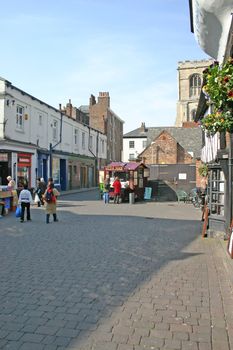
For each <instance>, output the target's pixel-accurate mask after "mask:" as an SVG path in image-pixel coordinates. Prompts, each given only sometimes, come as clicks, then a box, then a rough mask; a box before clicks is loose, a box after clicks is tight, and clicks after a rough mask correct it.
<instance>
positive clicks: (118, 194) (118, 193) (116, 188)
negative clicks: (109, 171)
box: [112, 176, 121, 204]
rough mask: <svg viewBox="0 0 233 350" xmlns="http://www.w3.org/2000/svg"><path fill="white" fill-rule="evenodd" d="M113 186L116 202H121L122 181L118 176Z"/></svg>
mask: <svg viewBox="0 0 233 350" xmlns="http://www.w3.org/2000/svg"><path fill="white" fill-rule="evenodd" d="M112 186H113V188H114V203H117V204H119V203H120V197H121V182H120V180H119V178H118V176H117V177H116V178H115V181H114V182H113V184H112Z"/></svg>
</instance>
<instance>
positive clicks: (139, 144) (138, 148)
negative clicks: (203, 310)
mask: <svg viewBox="0 0 233 350" xmlns="http://www.w3.org/2000/svg"><path fill="white" fill-rule="evenodd" d="M129 141H134V148H129ZM143 141H147V137H140V138H139V137H137V138H133V137H132V138H123V155H122V161H123V162H129V161H130V159H129V155H130V154H133V155H134V157H135V159H136V158H137V156H138V155H139V154H140V153H141V152H142V151H143V150H144V149H145V148H146V147H143Z"/></svg>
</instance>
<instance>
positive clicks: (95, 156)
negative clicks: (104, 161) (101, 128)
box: [88, 126, 99, 186]
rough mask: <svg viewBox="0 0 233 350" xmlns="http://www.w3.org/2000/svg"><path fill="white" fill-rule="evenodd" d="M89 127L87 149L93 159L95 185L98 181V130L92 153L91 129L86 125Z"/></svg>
mask: <svg viewBox="0 0 233 350" xmlns="http://www.w3.org/2000/svg"><path fill="white" fill-rule="evenodd" d="M88 129H89V139H88V151H89V152H90V153H91V154H92V155H93V157H94V159H95V186H96V185H97V183H98V181H97V162H98V159H97V157H98V142H99V132H98V131H97V137H96V154H94V153H93V152H92V150H91V149H90V135H91V129H90V127H89V126H88Z"/></svg>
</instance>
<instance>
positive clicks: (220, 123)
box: [201, 110, 233, 135]
mask: <svg viewBox="0 0 233 350" xmlns="http://www.w3.org/2000/svg"><path fill="white" fill-rule="evenodd" d="M201 127H202V128H203V129H204V130H205V131H206V132H207V134H209V135H214V134H215V133H216V132H222V131H228V132H232V131H233V117H232V114H231V111H221V110H217V111H215V112H214V113H211V114H208V115H207V116H205V117H204V118H203V119H202V120H201Z"/></svg>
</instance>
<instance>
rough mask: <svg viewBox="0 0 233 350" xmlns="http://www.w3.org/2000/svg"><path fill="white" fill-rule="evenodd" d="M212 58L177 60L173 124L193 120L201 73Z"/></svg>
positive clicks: (181, 123)
mask: <svg viewBox="0 0 233 350" xmlns="http://www.w3.org/2000/svg"><path fill="white" fill-rule="evenodd" d="M212 63H213V60H201V61H182V62H178V69H177V70H178V101H177V114H176V121H175V126H179V127H182V126H183V125H184V123H190V122H193V121H194V118H195V115H196V110H197V105H198V102H199V97H200V93H201V86H202V73H203V70H205V69H206V68H207V67H208V66H210V65H211V64H212Z"/></svg>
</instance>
